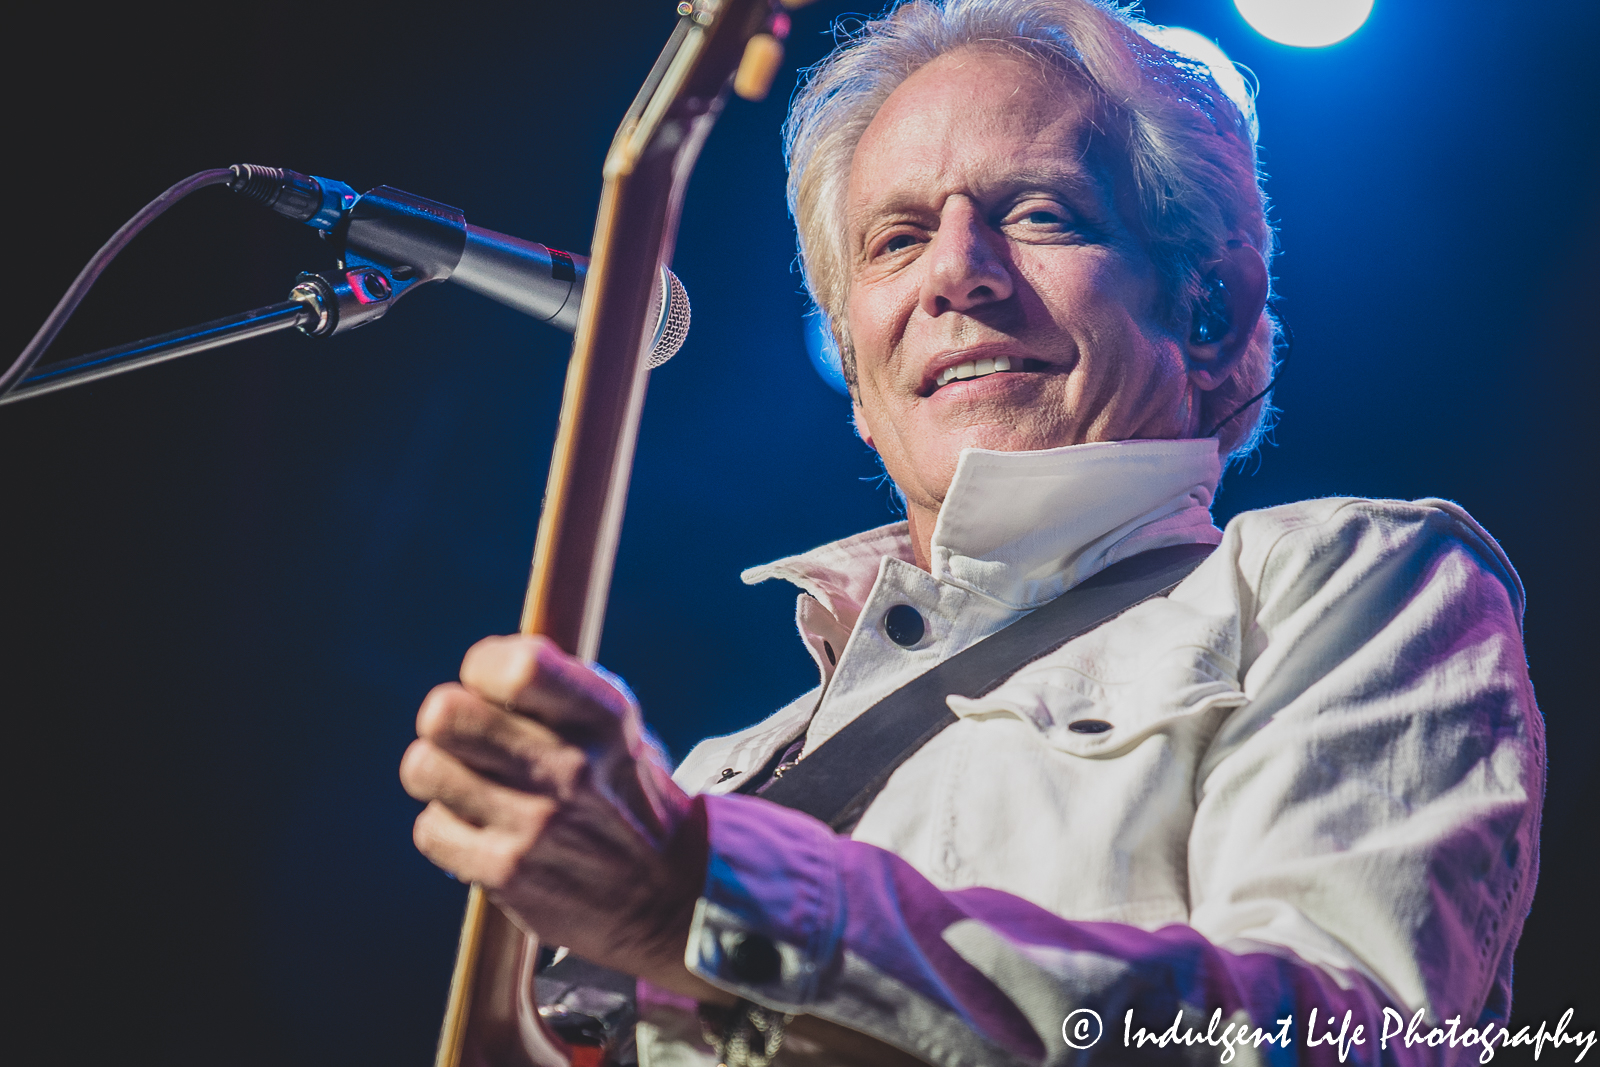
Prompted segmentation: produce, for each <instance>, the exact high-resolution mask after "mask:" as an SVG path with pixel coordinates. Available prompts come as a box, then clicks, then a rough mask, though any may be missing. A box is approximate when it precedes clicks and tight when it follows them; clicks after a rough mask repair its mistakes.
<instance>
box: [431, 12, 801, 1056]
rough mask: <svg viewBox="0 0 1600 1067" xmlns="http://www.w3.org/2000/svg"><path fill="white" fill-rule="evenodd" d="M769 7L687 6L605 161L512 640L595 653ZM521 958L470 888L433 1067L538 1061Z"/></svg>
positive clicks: (510, 933) (516, 943) (525, 951)
mask: <svg viewBox="0 0 1600 1067" xmlns="http://www.w3.org/2000/svg"><path fill="white" fill-rule="evenodd" d="M771 12H772V9H771V7H770V4H769V2H768V0H699V2H698V3H697V4H696V5H695V7H694V8H693V9H692V11H691V12H690V14H688V15H685V16H684V17H683V18H681V19H680V21H679V23H678V26H677V28H676V29H675V30H674V32H673V35H672V37H671V39H669V40H668V42H667V46H666V48H665V49H664V50H663V51H662V53H661V56H660V58H659V59H657V61H656V64H655V66H654V67H653V68H652V70H651V72H650V77H649V78H648V79H647V80H646V82H645V85H644V87H643V88H642V89H641V90H640V92H639V95H638V96H637V98H636V99H635V100H634V103H633V106H632V107H631V108H630V109H629V111H628V114H627V116H626V118H624V120H623V122H622V125H621V127H620V128H619V129H618V130H617V135H616V137H615V138H614V139H613V141H612V144H611V149H610V151H609V153H608V154H607V157H606V164H605V172H604V180H605V184H604V186H603V188H602V191H601V197H600V213H599V217H598V219H597V220H596V224H595V234H594V243H593V246H592V248H591V258H590V263H589V271H588V276H587V279H586V283H585V287H584V298H583V307H582V309H581V311H580V314H579V319H578V329H577V336H576V338H575V340H574V342H573V350H572V359H571V362H570V363H569V365H568V368H567V378H566V386H565V391H564V393H563V396H562V402H561V415H560V426H559V429H558V430H557V435H556V446H555V452H554V455H553V456H552V459H551V464H550V478H549V482H548V483H547V485H546V488H545V497H544V508H543V511H542V512H541V514H540V518H539V534H538V539H537V542H536V544H535V547H534V554H533V568H532V574H531V576H530V579H529V583H528V593H527V597H526V599H525V601H524V604H523V613H522V624H521V631H522V632H523V633H525V634H540V635H543V636H545V637H548V638H549V639H551V640H552V641H554V642H555V643H556V644H557V645H559V646H560V647H561V648H563V649H565V650H566V651H567V652H569V653H572V654H574V655H576V656H579V657H582V658H584V659H588V660H593V659H594V658H595V656H596V654H597V653H598V651H599V647H600V632H601V627H602V625H603V623H604V619H605V606H606V598H607V595H608V594H609V592H610V588H611V573H612V566H613V563H614V561H615V558H616V549H617V541H618V538H619V536H620V534H621V529H622V513H623V507H624V504H625V503H626V500H627V494H628V480H629V474H630V472H631V470H632V465H633V453H634V445H635V442H636V439H637V437H638V430H639V416H640V413H641V412H642V410H643V407H644V395H645V385H646V381H647V379H648V376H649V351H648V349H649V344H648V341H647V338H648V337H649V336H650V333H648V332H647V324H651V325H653V323H654V318H653V316H652V311H653V310H655V302H656V300H658V299H664V297H662V296H658V293H659V289H660V285H661V280H660V279H661V267H662V266H663V265H664V264H665V263H667V262H668V261H669V260H670V259H671V256H672V248H673V244H674V242H675V240H676V237H677V224H678V217H679V213H680V209H681V206H682V202H683V194H684V189H685V188H686V186H687V185H688V180H689V174H690V171H691V170H692V169H693V166H694V163H695V160H696V158H697V157H698V155H699V152H700V147H701V145H702V144H704V142H705V138H706V136H707V134H709V133H710V130H711V126H712V124H713V122H714V121H715V119H716V116H717V114H718V113H719V112H720V111H721V108H722V105H723V102H724V100H725V99H726V96H727V91H728V86H729V82H730V79H731V78H732V77H733V75H734V73H735V72H736V71H738V70H739V68H740V64H741V60H742V59H743V57H744V56H745V55H746V54H747V44H748V43H749V42H750V40H751V38H752V37H755V36H757V35H758V33H759V32H760V31H761V30H762V29H763V28H764V27H765V26H766V25H767V24H768V21H769V20H770V18H771ZM768 40H771V39H770V38H768ZM766 55H767V56H768V57H770V56H771V51H770V49H769V50H768V51H767V52H766ZM741 77H742V76H741ZM765 80H770V75H769V76H768V78H767V79H765ZM741 91H743V90H741ZM761 91H762V93H764V92H765V86H764V85H763V86H762V88H761ZM652 332H653V331H652ZM532 951H533V949H532V945H531V942H530V939H528V938H527V937H525V936H523V935H522V933H521V931H520V930H518V929H517V927H516V926H515V925H513V924H512V923H511V921H510V920H509V919H508V918H507V917H506V916H505V915H504V914H502V913H501V912H499V910H498V909H496V908H495V907H494V906H493V904H491V903H490V902H489V901H488V900H487V899H486V898H485V897H484V895H483V891H482V889H481V888H480V887H478V886H473V887H472V889H471V890H470V892H469V895H468V902H467V914H466V918H465V921H464V922H463V925H462V932H461V944H460V948H459V950H458V953H457V958H456V968H455V972H454V974H453V976H452V979H451V983H450V999H449V1003H448V1006H447V1008H446V1012H445V1021H444V1026H443V1029H442V1031H441V1034H440V1039H439V1050H438V1055H437V1057H436V1059H435V1067H478V1065H480V1064H481V1065H488V1064H494V1065H496V1067H511V1065H515V1067H537V1065H535V1064H534V1061H533V1060H532V1059H531V1058H530V1055H529V1052H528V1050H527V1046H528V1044H529V1043H530V1042H529V1040H528V1037H529V1036H530V1035H527V1034H525V1033H524V1032H523V1031H525V1030H526V1029H527V1028H528V1027H529V1026H530V1025H535V1026H536V1025H537V1023H536V1022H533V1023H530V1021H529V1020H527V1019H526V1018H522V1017H520V1016H525V1015H526V1014H527V1013H528V1009H527V1008H526V1006H525V1007H524V1010H523V1011H522V1012H521V1013H519V1012H518V1010H517V1005H518V1004H519V1003H524V1002H525V999H526V997H527V989H526V986H527V984H528V981H529V976H530V975H531V963H532V960H531V956H530V953H531V952H532ZM535 1043H536V1042H535Z"/></svg>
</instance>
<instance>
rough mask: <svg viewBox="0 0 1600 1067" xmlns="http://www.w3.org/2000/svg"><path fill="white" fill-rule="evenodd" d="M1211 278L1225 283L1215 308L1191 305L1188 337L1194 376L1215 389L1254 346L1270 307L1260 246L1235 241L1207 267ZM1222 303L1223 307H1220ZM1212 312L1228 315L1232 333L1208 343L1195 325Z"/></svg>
mask: <svg viewBox="0 0 1600 1067" xmlns="http://www.w3.org/2000/svg"><path fill="white" fill-rule="evenodd" d="M1206 277H1207V278H1208V279H1209V278H1215V279H1216V280H1217V281H1220V282H1221V283H1222V290H1223V291H1222V293H1221V294H1220V295H1219V297H1218V298H1217V299H1216V302H1215V303H1212V304H1211V305H1210V306H1209V307H1207V306H1205V305H1200V306H1196V307H1194V308H1191V309H1190V314H1189V322H1188V324H1187V325H1188V330H1187V331H1186V336H1187V338H1188V340H1187V341H1185V343H1184V357H1185V360H1186V362H1187V363H1188V367H1189V381H1190V382H1192V383H1193V384H1194V386H1195V388H1197V389H1200V390H1201V391H1203V392H1209V391H1211V390H1212V389H1215V388H1217V386H1219V385H1222V384H1223V383H1224V382H1226V381H1227V380H1228V379H1230V378H1232V377H1233V372H1234V370H1235V369H1236V368H1237V367H1238V365H1239V359H1240V357H1242V356H1243V355H1244V353H1245V350H1246V349H1248V348H1249V347H1250V339H1251V338H1252V337H1254V336H1255V332H1256V324H1257V323H1259V322H1260V321H1261V311H1262V309H1263V308H1265V307H1266V306H1267V284H1268V283H1267V264H1266V261H1265V260H1263V259H1262V258H1261V253H1260V252H1258V251H1256V249H1255V246H1254V245H1251V244H1247V243H1246V242H1244V241H1229V242H1228V245H1227V247H1226V248H1225V249H1224V250H1223V252H1222V255H1221V256H1220V257H1219V258H1218V259H1217V260H1216V261H1214V262H1213V263H1212V264H1211V265H1210V268H1209V269H1208V270H1207V271H1206ZM1219 304H1220V306H1218V305H1219ZM1207 313H1210V314H1213V315H1218V316H1220V317H1222V318H1225V319H1226V320H1227V332H1225V333H1223V334H1222V336H1221V337H1220V338H1218V339H1216V340H1212V341H1209V342H1202V341H1201V340H1200V339H1199V337H1198V336H1197V331H1196V330H1195V329H1194V324H1195V320H1196V318H1197V317H1199V316H1202V315H1205V314H1207Z"/></svg>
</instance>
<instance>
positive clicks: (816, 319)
mask: <svg viewBox="0 0 1600 1067" xmlns="http://www.w3.org/2000/svg"><path fill="white" fill-rule="evenodd" d="M805 331H806V355H808V356H810V357H811V365H812V366H813V367H815V368H816V369H817V373H818V374H820V375H822V380H823V381H825V382H827V383H828V384H829V385H831V386H833V387H834V388H835V389H837V390H838V391H839V392H841V393H843V394H844V395H845V396H849V395H850V387H849V386H847V385H845V383H844V368H843V367H842V366H840V364H839V346H838V345H836V344H834V343H833V334H832V333H830V332H829V331H828V324H827V322H826V320H824V319H823V317H822V312H820V311H818V310H816V309H815V308H813V309H811V310H810V311H809V312H807V313H806V317H805Z"/></svg>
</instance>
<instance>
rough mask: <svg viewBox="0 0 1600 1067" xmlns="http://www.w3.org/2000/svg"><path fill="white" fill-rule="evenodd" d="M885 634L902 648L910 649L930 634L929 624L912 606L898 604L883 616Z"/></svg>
mask: <svg viewBox="0 0 1600 1067" xmlns="http://www.w3.org/2000/svg"><path fill="white" fill-rule="evenodd" d="M883 632H884V633H886V634H888V635H889V640H891V641H893V642H894V643H895V644H897V645H899V646H900V647H902V648H910V647H911V646H912V645H914V644H916V643H917V642H918V641H921V640H922V635H923V634H925V633H927V632H928V627H927V624H926V623H924V622H923V621H922V616H921V615H918V614H917V609H916V608H914V607H912V606H911V605H910V604H896V605H895V606H894V607H892V608H890V609H889V610H888V611H886V612H884V614H883Z"/></svg>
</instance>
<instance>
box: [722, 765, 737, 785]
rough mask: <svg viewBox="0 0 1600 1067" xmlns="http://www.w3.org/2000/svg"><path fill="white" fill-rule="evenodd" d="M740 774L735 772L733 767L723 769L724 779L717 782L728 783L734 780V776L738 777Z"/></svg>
mask: <svg viewBox="0 0 1600 1067" xmlns="http://www.w3.org/2000/svg"><path fill="white" fill-rule="evenodd" d="M738 773H739V772H738V771H736V770H734V769H733V768H732V767H724V768H722V777H721V778H718V779H717V781H719V782H726V781H727V780H728V779H729V778H732V777H733V776H734V775H736V774H738Z"/></svg>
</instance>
